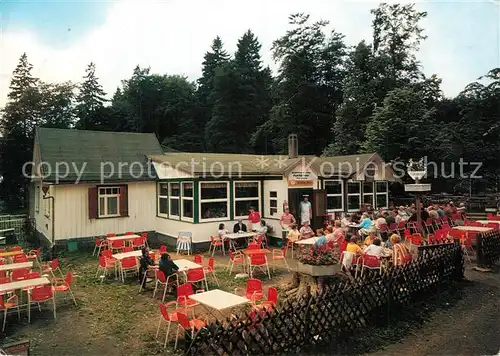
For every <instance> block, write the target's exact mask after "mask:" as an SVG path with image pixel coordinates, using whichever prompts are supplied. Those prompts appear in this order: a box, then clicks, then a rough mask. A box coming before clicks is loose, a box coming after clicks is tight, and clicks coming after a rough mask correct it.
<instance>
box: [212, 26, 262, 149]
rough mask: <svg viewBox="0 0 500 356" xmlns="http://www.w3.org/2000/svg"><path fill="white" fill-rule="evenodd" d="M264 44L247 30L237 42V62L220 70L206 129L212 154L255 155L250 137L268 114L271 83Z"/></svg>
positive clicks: (214, 87)
mask: <svg viewBox="0 0 500 356" xmlns="http://www.w3.org/2000/svg"><path fill="white" fill-rule="evenodd" d="M260 49H261V44H260V43H259V41H258V39H257V37H255V35H254V34H253V33H252V32H251V31H250V30H248V31H247V32H245V34H244V35H243V36H242V37H241V38H240V40H239V41H238V48H237V51H236V53H235V56H234V60H233V61H231V62H228V63H226V64H225V65H223V66H222V67H219V68H218V69H217V71H216V76H215V78H214V81H213V83H214V86H213V91H212V94H211V96H210V98H211V101H212V103H213V108H212V117H211V119H210V120H209V121H208V123H207V125H206V128H205V141H206V143H207V149H208V150H209V151H212V152H213V151H217V152H231V153H238V152H239V153H243V152H245V153H248V152H252V147H251V144H250V137H251V134H252V133H253V131H254V130H255V128H256V127H257V126H259V125H261V124H263V123H264V122H265V121H266V119H267V116H268V114H269V109H270V92H269V87H270V85H271V82H272V77H271V72H270V70H269V68H263V67H262V60H261V57H260Z"/></svg>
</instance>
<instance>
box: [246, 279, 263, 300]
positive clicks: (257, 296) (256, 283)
mask: <svg viewBox="0 0 500 356" xmlns="http://www.w3.org/2000/svg"><path fill="white" fill-rule="evenodd" d="M245 296H246V298H247V299H248V300H250V302H251V303H256V302H257V301H259V300H261V299H262V298H263V297H264V292H263V290H262V281H261V280H260V279H256V278H249V279H248V280H247V287H246V291H245Z"/></svg>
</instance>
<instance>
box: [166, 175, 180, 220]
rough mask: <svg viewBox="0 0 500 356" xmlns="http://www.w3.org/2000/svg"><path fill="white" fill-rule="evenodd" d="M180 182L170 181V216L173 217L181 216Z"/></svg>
mask: <svg viewBox="0 0 500 356" xmlns="http://www.w3.org/2000/svg"><path fill="white" fill-rule="evenodd" d="M180 187H181V185H180V183H168V193H169V194H168V195H169V212H170V213H169V216H170V217H171V218H180V206H179V204H180V203H179V198H180V194H181V191H180V189H181V188H180Z"/></svg>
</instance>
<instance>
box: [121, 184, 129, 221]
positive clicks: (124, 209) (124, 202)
mask: <svg viewBox="0 0 500 356" xmlns="http://www.w3.org/2000/svg"><path fill="white" fill-rule="evenodd" d="M120 216H128V186H126V185H122V186H120Z"/></svg>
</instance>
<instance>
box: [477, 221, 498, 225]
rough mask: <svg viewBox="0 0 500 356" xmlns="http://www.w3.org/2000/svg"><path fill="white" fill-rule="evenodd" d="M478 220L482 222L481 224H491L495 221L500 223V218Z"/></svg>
mask: <svg viewBox="0 0 500 356" xmlns="http://www.w3.org/2000/svg"><path fill="white" fill-rule="evenodd" d="M476 221H477V222H480V223H481V224H485V225H486V224H490V223H494V224H498V225H500V221H499V220H476Z"/></svg>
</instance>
